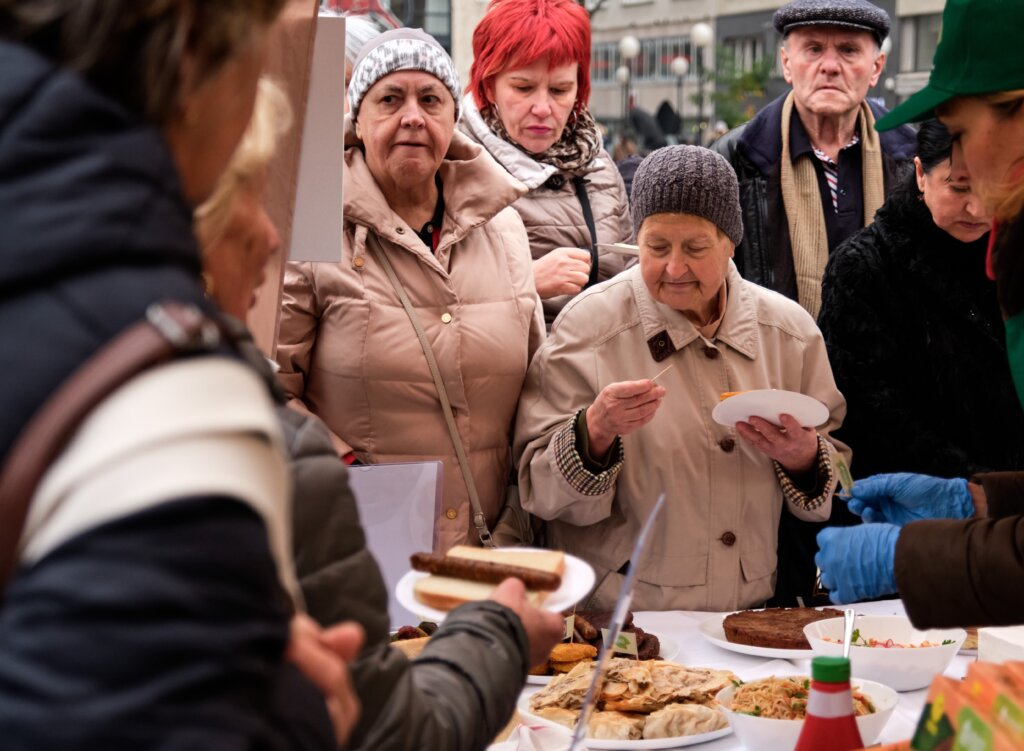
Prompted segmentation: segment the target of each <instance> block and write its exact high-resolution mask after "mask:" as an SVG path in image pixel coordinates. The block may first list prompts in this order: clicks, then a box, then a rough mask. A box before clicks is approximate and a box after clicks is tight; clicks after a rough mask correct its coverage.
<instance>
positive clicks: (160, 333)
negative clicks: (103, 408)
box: [0, 303, 220, 597]
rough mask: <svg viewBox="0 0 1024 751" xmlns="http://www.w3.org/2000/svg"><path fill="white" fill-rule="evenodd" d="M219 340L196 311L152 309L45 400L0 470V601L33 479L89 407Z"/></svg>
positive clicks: (213, 328) (14, 559)
mask: <svg viewBox="0 0 1024 751" xmlns="http://www.w3.org/2000/svg"><path fill="white" fill-rule="evenodd" d="M219 341H220V330H219V326H218V324H217V323H216V322H214V321H213V320H211V319H210V318H207V317H206V316H205V315H204V314H203V313H202V312H201V311H200V310H199V309H198V308H196V307H193V306H186V305H182V304H178V303H162V304H154V305H151V306H150V307H149V309H148V310H147V311H146V319H145V320H142V321H139V322H138V323H136V324H134V325H132V326H130V327H129V328H128V329H126V330H125V331H124V332H123V333H121V334H120V335H118V336H117V337H116V338H114V339H113V340H111V341H110V342H108V343H107V344H106V345H104V346H103V347H102V348H101V349H100V350H99V351H98V352H97V353H96V354H95V355H93V356H92V357H91V358H89V359H88V360H86V362H85V363H84V364H83V365H82V366H81V367H79V368H78V369H77V370H76V371H74V373H72V374H71V376H70V377H69V378H68V379H67V380H66V381H65V382H64V383H63V384H62V385H61V386H60V388H59V389H57V391H55V392H54V393H53V394H52V395H51V396H50V398H49V399H47V400H46V401H45V402H44V403H43V406H42V407H40V408H39V410H38V411H37V412H36V414H35V415H34V416H33V417H32V419H31V421H30V422H29V423H28V424H27V425H26V426H25V427H24V428H23V429H22V431H21V433H20V434H19V435H18V437H17V439H16V440H15V442H14V444H13V445H12V447H11V450H10V451H9V452H8V453H7V457H6V459H5V460H4V462H3V470H2V473H0V597H2V596H3V591H4V589H5V588H6V586H7V582H8V581H9V580H10V578H11V576H12V574H13V573H14V570H15V568H16V567H17V560H18V554H17V551H18V543H19V541H20V540H21V534H22V530H23V529H24V526H25V520H26V518H28V509H29V506H30V505H31V503H32V498H33V497H34V496H35V493H36V489H37V487H38V486H39V482H40V481H41V480H42V478H43V476H44V475H45V474H46V472H47V470H49V468H50V465H51V464H52V463H53V461H54V460H55V459H56V458H57V457H58V456H59V455H60V453H61V452H62V451H63V450H64V448H65V447H66V446H67V444H68V442H69V441H70V440H71V438H72V436H73V435H74V434H75V431H77V430H78V427H79V426H80V425H81V424H82V422H83V421H84V420H85V418H86V417H87V416H88V415H89V413H90V412H91V411H92V410H93V408H94V407H96V405H98V404H99V403H100V402H102V401H103V400H104V399H106V398H107V397H108V396H109V395H110V394H112V393H113V392H114V391H115V390H117V388H118V387H120V386H121V385H122V384H124V383H126V382H127V381H128V380H130V379H131V378H132V377H133V376H135V375H137V374H138V373H140V372H142V371H143V370H145V369H146V368H149V367H151V366H153V365H157V364H159V363H162V362H165V361H167V360H170V359H171V358H172V357H174V356H175V355H177V354H178V353H180V352H183V351H188V350H199V349H212V348H213V347H214V346H216V344H217V343H218V342H219Z"/></svg>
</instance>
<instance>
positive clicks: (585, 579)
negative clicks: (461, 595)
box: [395, 548, 594, 623]
mask: <svg viewBox="0 0 1024 751" xmlns="http://www.w3.org/2000/svg"><path fill="white" fill-rule="evenodd" d="M502 549H503V548H499V550H502ZM504 549H505V550H510V551H515V552H517V553H530V552H534V553H546V552H550V551H546V550H540V549H536V548H504ZM429 575H430V574H427V573H424V572H423V571H409V572H407V573H406V574H405V575H404V576H403V577H402V578H401V579H399V580H398V584H396V585H395V598H396V599H397V600H398V604H399V605H401V606H402V607H403V608H405V609H406V610H408V611H409V612H411V613H415V614H416V615H418V616H421V617H422V619H423V620H427V621H434V622H435V623H440V622H441V621H443V620H444V619H445V617H446V616H447V615H448V613H447V612H445V611H444V610H436V609H434V608H432V607H429V606H428V605H424V604H423V603H421V602H420V601H419V600H417V599H416V595H415V593H414V592H413V586H414V585H415V584H416V582H417V580H419V579H422V578H423V577H425V576H429ZM593 586H594V569H592V568H591V567H590V564H589V563H587V562H586V561H584V560H583V559H582V558H577V557H576V556H574V555H569V554H568V553H566V554H565V573H563V574H562V586H561V587H559V588H558V589H556V590H555V591H554V592H552V593H551V594H549V595H548V596H547V598H546V599H545V600H544V604H543V606H542V607H543V608H544V609H545V610H551V611H554V612H556V613H559V612H561V611H563V610H566V609H567V608H571V607H572V606H573V605H575V604H576V603H577V602H579V601H580V600H582V599H583V598H584V597H585V596H586V594H587V593H588V592H589V591H590V590H591V589H592V588H593Z"/></svg>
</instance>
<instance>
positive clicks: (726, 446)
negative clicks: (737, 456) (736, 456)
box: [718, 438, 736, 454]
mask: <svg viewBox="0 0 1024 751" xmlns="http://www.w3.org/2000/svg"><path fill="white" fill-rule="evenodd" d="M718 446H719V448H721V449H722V451H724V452H725V453H727V454H731V453H732V450H733V449H734V448H736V441H734V440H733V439H732V438H723V439H722V440H720V441H719V442H718Z"/></svg>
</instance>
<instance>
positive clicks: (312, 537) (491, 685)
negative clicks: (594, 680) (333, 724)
mask: <svg viewBox="0 0 1024 751" xmlns="http://www.w3.org/2000/svg"><path fill="white" fill-rule="evenodd" d="M280 417H281V422H282V425H283V427H284V434H285V441H286V443H287V446H288V453H289V455H290V457H291V461H292V478H293V482H294V491H295V508H294V540H295V565H296V569H297V573H298V575H299V583H300V584H301V586H302V592H303V594H304V595H305V598H306V604H307V607H308V608H309V613H310V614H311V615H312V616H313V617H314V618H316V619H317V620H318V621H320V622H321V623H322V624H323V625H325V626H326V625H329V624H332V623H337V622H339V621H342V620H355V621H358V622H359V623H361V624H362V625H363V628H364V629H365V630H366V644H365V646H364V648H363V650H362V652H361V653H360V655H359V659H358V660H357V661H356V663H355V664H354V665H353V667H352V676H353V680H354V682H355V687H356V691H357V693H358V694H359V698H360V700H361V701H362V704H363V714H362V716H361V717H360V720H359V725H358V726H357V727H356V729H355V731H354V732H353V734H352V739H351V747H352V748H353V749H373V750H374V751H413V750H414V749H451V751H459V750H461V751H470V749H482V748H484V747H486V746H487V744H488V743H490V741H491V740H492V739H493V738H494V736H495V735H496V734H497V733H498V731H499V730H501V728H502V727H503V726H504V725H505V723H507V722H508V719H509V717H510V716H511V715H512V711H513V709H514V707H515V702H516V699H517V698H518V696H519V692H520V691H521V690H522V687H523V682H524V680H525V678H526V671H527V670H528V669H529V665H527V642H526V633H525V632H524V631H523V628H522V624H521V622H520V621H519V618H518V617H517V616H516V615H515V614H513V613H512V612H511V611H510V610H508V609H507V608H505V607H502V606H500V605H498V604H497V603H494V602H483V603H472V604H467V605H463V606H462V607H460V608H459V609H458V610H456V611H454V612H453V613H451V614H450V615H449V616H448V618H446V619H445V622H444V623H443V624H442V626H441V628H440V629H439V630H438V631H437V633H436V634H434V636H433V637H432V638H431V640H430V642H429V644H428V645H427V647H426V648H425V649H424V651H423V653H422V654H421V655H420V657H419V658H417V659H416V660H414V661H412V662H410V661H409V660H407V659H406V657H405V656H404V655H403V654H402V653H401V652H399V651H398V650H397V649H394V648H392V647H391V645H390V643H389V637H388V611H387V608H388V595H387V590H386V589H385V587H384V580H383V578H382V576H381V572H380V568H379V567H378V565H377V562H376V561H375V560H374V558H373V556H372V555H371V554H370V551H369V550H367V548H366V536H365V535H364V533H363V529H362V527H361V525H360V522H359V512H358V509H357V508H356V502H355V498H354V497H353V496H352V491H351V489H350V488H349V484H348V477H347V471H346V469H345V465H344V464H343V463H342V462H340V461H339V460H338V455H337V454H336V453H335V451H334V448H333V446H332V445H331V440H330V436H329V434H328V433H327V429H326V427H325V426H324V424H323V423H322V422H320V420H318V419H316V418H315V417H309V416H307V415H304V414H300V413H298V412H296V411H294V410H291V409H288V408H285V407H282V408H281V410H280Z"/></svg>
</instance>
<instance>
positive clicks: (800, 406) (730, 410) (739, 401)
mask: <svg viewBox="0 0 1024 751" xmlns="http://www.w3.org/2000/svg"><path fill="white" fill-rule="evenodd" d="M783 414H785V415H792V416H793V418H794V419H795V420H796V421H797V422H798V423H800V424H801V425H802V426H804V427H805V428H816V427H818V426H819V425H822V424H823V423H825V422H826V421H827V420H828V407H826V406H825V405H824V404H822V403H821V402H819V401H818V400H817V399H815V398H814V397H811V396H807V395H806V394H799V393H797V392H796V391H783V390H781V389H758V390H757V391H747V392H745V393H743V394H737V395H736V396H730V397H729V398H728V399H725V400H723V401H720V402H719V403H718V404H716V405H715V408H714V409H713V410H711V417H712V419H713V420H714V421H715V422H717V423H718V424H719V425H725V426H727V427H730V428H731V427H732V426H733V425H735V424H736V423H738V422H746V421H748V420H749V419H750V418H751V417H761V418H763V419H765V420H767V421H768V422H771V423H774V424H775V425H781V424H782V422H781V421H780V420H779V415H783Z"/></svg>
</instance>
